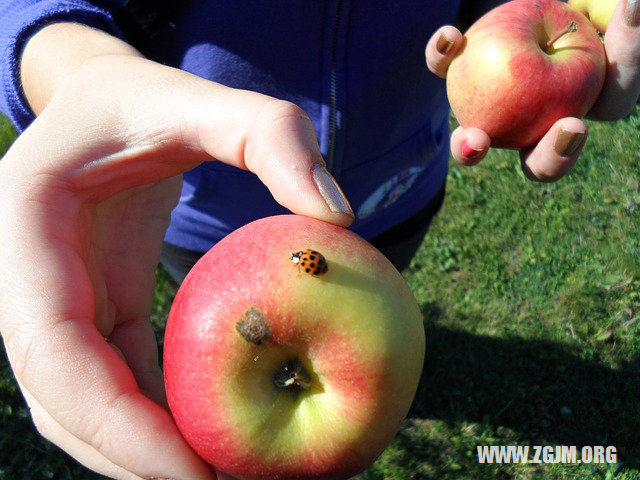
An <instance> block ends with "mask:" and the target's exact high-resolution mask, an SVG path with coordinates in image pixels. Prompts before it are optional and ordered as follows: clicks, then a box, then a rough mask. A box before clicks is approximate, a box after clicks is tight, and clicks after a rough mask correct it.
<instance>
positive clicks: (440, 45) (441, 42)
mask: <svg viewBox="0 0 640 480" xmlns="http://www.w3.org/2000/svg"><path fill="white" fill-rule="evenodd" d="M630 1H632V0H630ZM451 47H453V41H451V40H449V39H448V38H447V36H446V35H445V34H444V32H442V33H441V34H440V37H438V41H437V42H436V50H437V51H438V53H439V54H440V55H446V54H447V53H449V51H450V50H451Z"/></svg>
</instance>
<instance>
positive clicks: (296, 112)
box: [259, 99, 311, 127]
mask: <svg viewBox="0 0 640 480" xmlns="http://www.w3.org/2000/svg"><path fill="white" fill-rule="evenodd" d="M259 121H260V122H262V123H263V124H264V125H270V126H275V127H281V126H287V125H292V126H295V125H299V124H300V123H301V122H302V123H305V124H310V123H311V120H310V119H309V116H308V115H307V113H306V112H305V111H304V110H303V109H302V108H300V107H299V106H298V105H296V104H295V103H292V102H288V101H286V100H276V99H274V100H271V101H269V102H267V104H266V105H265V107H264V108H263V109H262V111H261V112H260V115H259Z"/></svg>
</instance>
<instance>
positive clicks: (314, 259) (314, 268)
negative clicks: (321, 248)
mask: <svg viewBox="0 0 640 480" xmlns="http://www.w3.org/2000/svg"><path fill="white" fill-rule="evenodd" d="M291 261H292V262H293V263H295V264H296V265H298V268H299V269H302V270H304V271H305V272H306V273H308V274H309V275H313V276H314V277H317V276H318V275H322V274H325V273H327V270H329V266H328V265H327V260H326V259H325V258H324V256H323V255H322V254H321V253H320V252H317V251H315V250H311V249H308V248H307V249H306V250H302V251H300V252H296V253H292V254H291Z"/></svg>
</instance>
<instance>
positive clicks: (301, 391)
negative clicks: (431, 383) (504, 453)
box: [164, 215, 425, 479]
mask: <svg viewBox="0 0 640 480" xmlns="http://www.w3.org/2000/svg"><path fill="white" fill-rule="evenodd" d="M322 259H324V263H323V262H322ZM318 262H320V263H318ZM318 264H319V265H321V267H320V268H318ZM325 267H326V268H325ZM307 270H308V272H307ZM424 342H425V340H424V331H423V326H422V316H421V313H420V309H419V308H418V306H417V304H416V302H415V299H414V297H413V295H412V294H411V292H410V290H409V289H408V287H407V285H406V283H405V282H404V280H403V279H402V277H401V275H400V274H399V273H398V272H397V270H395V268H394V267H393V266H392V265H391V263H390V262H389V261H388V260H387V259H386V258H385V257H384V256H383V255H382V254H381V253H379V252H378V251H377V250H376V249H374V248H373V247H372V246H371V245H369V244H368V243H367V242H365V241H364V240H362V239H361V238H360V237H358V236H356V235H355V234H353V233H351V232H349V231H348V230H345V229H343V228H340V227H336V226H334V225H330V224H328V223H324V222H321V221H318V220H313V219H310V218H308V217H302V216H294V215H286V216H280V217H271V218H266V219H262V220H258V221H256V222H253V223H251V224H249V225H247V226H245V227H243V228H241V229H239V230H237V231H235V232H233V233H232V234H231V235H229V236H227V237H226V238H225V239H223V240H222V241H221V242H220V243H218V244H217V245H216V246H215V247H214V248H213V249H212V250H210V251H209V252H208V253H207V254H206V255H205V256H204V257H203V258H202V259H201V260H200V261H199V262H198V263H197V264H196V266H195V267H194V268H193V270H192V271H191V272H190V273H189V275H188V276H187V278H186V279H185V281H184V283H183V284H182V286H181V288H180V290H179V291H178V294H177V296H176V298H175V300H174V304H173V306H172V309H171V313H170V316H169V320H168V324H167V330H166V336H165V362H164V364H165V380H166V387H167V397H168V400H169V405H170V407H171V411H172V414H173V416H174V419H175V421H176V423H177V425H178V428H179V429H180V431H181V433H182V434H183V436H184V437H185V439H186V440H187V442H188V443H189V444H190V445H191V446H192V447H193V448H194V450H195V451H196V452H197V453H198V454H199V455H200V456H201V457H202V458H204V459H205V460H207V461H208V462H209V463H211V464H212V465H214V466H215V467H216V469H219V470H221V471H223V472H226V473H228V474H230V475H233V476H235V477H238V478H244V479H273V478H279V479H294V478H295V479H302V478H320V479H329V478H347V477H349V476H351V475H354V474H356V473H358V472H359V471H361V470H363V469H364V468H366V467H367V466H369V465H370V464H371V463H373V461H374V460H375V459H376V458H377V457H378V456H379V455H380V453H382V451H383V450H384V448H385V447H386V446H387V444H388V442H389V441H390V440H391V438H392V437H393V435H394V434H395V432H396V431H397V429H398V427H399V425H400V422H401V421H402V419H403V418H404V417H405V415H406V413H407V411H408V409H409V406H410V404H411V401H412V400H413V396H414V394H415V391H416V388H417V384H418V380H419V377H420V372H421V370H422V364H423V361H424V348H425V345H424Z"/></svg>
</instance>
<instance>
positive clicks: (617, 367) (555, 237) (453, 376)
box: [0, 110, 640, 480]
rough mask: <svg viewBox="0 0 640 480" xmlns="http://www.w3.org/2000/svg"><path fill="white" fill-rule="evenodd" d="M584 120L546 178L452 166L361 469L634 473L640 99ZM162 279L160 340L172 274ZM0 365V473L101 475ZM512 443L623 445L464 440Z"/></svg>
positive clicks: (506, 155) (639, 446)
mask: <svg viewBox="0 0 640 480" xmlns="http://www.w3.org/2000/svg"><path fill="white" fill-rule="evenodd" d="M590 128H591V130H590V138H589V142H588V145H587V147H586V149H585V151H584V153H583V155H582V158H581V160H580V162H579V163H578V165H577V166H576V168H575V169H574V170H573V172H572V173H571V174H570V175H569V176H567V177H566V178H565V179H563V180H561V181H560V182H557V183H554V184H537V183H533V182H530V181H528V180H526V179H524V177H523V175H522V174H521V172H520V167H519V159H518V157H517V154H516V153H515V152H511V151H496V152H491V154H490V155H489V156H488V158H487V159H486V160H485V161H483V162H482V163H481V164H480V165H478V166H477V167H474V168H464V167H460V166H457V165H454V164H452V165H451V172H450V175H449V180H448V195H447V198H446V201H445V205H444V207H443V210H442V212H441V213H440V215H439V216H438V217H437V218H436V220H435V221H434V223H433V226H432V228H431V231H430V232H429V235H428V236H427V238H426V239H425V240H424V243H423V245H422V248H421V249H420V251H419V252H418V254H417V256H416V257H415V259H414V261H413V262H412V264H411V266H410V267H409V268H408V269H407V270H406V271H405V272H404V275H405V278H406V279H407V281H408V283H409V285H410V287H411V289H412V290H413V292H414V293H415V295H416V298H417V299H418V302H419V304H420V306H421V308H422V310H423V312H424V315H425V326H426V331H427V349H428V351H427V360H426V367H425V370H424V374H423V377H422V381H421V383H420V387H419V390H418V394H417V396H416V399H415V401H414V404H413V407H412V409H411V412H410V414H409V416H408V419H407V420H406V422H405V423H404V426H403V428H402V430H401V431H400V432H399V434H398V435H397V436H396V438H395V439H394V440H393V442H392V444H391V445H390V446H389V448H388V449H387V450H386V451H385V453H384V454H383V455H382V457H381V458H380V459H379V460H378V462H377V463H376V464H375V465H374V466H373V467H372V468H371V469H369V470H368V471H367V472H365V473H363V474H362V475H360V476H359V477H358V478H359V479H360V480H374V479H375V480H383V479H384V480H390V479H393V480H404V479H434V480H435V479H438V480H440V479H451V480H454V479H455V480H462V479H469V480H479V479H487V480H489V479H492V480H493V479H584V480H587V479H607V480H613V479H618V480H630V479H640V261H639V259H640V233H639V231H638V226H639V225H640V166H639V165H638V164H639V162H640V111H639V110H636V112H634V114H633V115H631V116H630V117H629V118H627V119H624V120H621V121H618V122H616V123H612V124H597V123H591V124H590ZM6 131H7V125H6V124H4V125H0V146H2V144H1V142H5V144H6V140H5V139H6V138H7V137H9V136H10V134H8V133H3V132H6ZM159 279H160V282H159V286H158V289H157V291H156V305H157V306H156V310H155V312H154V318H153V323H154V326H155V327H156V330H157V333H158V338H159V341H160V340H161V337H162V326H163V322H164V318H165V317H166V313H167V310H168V305H169V304H170V302H171V299H172V297H173V295H174V293H175V287H173V286H172V285H171V283H170V282H169V281H168V280H167V277H166V275H165V274H164V273H163V272H162V271H161V270H159ZM0 372H1V376H0V426H1V428H0V479H4V478H6V479H14V478H16V479H17V478H20V479H41V478H56V479H66V478H74V479H75V478H83V479H84V478H87V479H91V478H100V477H98V476H96V475H93V474H91V473H89V472H87V471H86V470H83V469H82V467H79V466H78V465H77V464H75V463H74V462H73V461H72V460H70V459H68V458H67V457H66V456H65V455H64V454H62V453H60V451H59V450H58V449H56V448H55V447H52V446H51V445H50V444H49V443H48V442H46V441H44V440H42V439H40V438H39V437H38V436H37V435H36V434H35V433H34V430H33V428H32V425H31V423H30V420H29V417H28V413H27V410H26V408H25V407H24V406H23V402H22V399H21V397H20V395H19V392H18V390H17V387H16V385H15V382H14V380H13V378H12V376H11V372H10V370H9V368H8V366H7V364H6V363H5V361H4V358H3V359H2V363H0ZM514 444H518V445H531V446H533V445H576V446H578V447H581V446H583V445H614V446H615V447H617V449H618V453H619V457H618V463H617V464H613V465H606V464H605V465H594V464H581V465H563V464H535V465H486V464H479V463H478V459H477V455H476V446H478V445H514Z"/></svg>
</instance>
